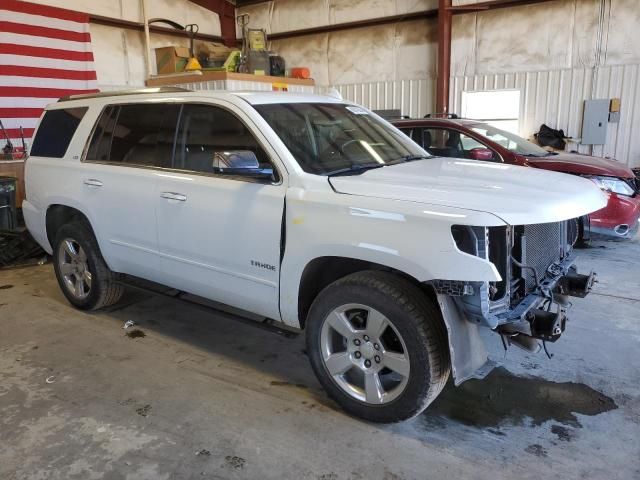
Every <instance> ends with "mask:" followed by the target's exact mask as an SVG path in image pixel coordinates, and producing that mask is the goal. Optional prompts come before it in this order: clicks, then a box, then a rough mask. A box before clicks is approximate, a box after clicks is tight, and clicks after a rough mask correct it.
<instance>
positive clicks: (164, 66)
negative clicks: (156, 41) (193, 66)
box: [155, 47, 189, 75]
mask: <svg viewBox="0 0 640 480" xmlns="http://www.w3.org/2000/svg"><path fill="white" fill-rule="evenodd" d="M155 52H156V67H157V68H158V75H162V74H166V73H178V72H184V67H185V66H186V65H187V62H188V61H189V49H188V48H187V47H161V48H156V49H155Z"/></svg>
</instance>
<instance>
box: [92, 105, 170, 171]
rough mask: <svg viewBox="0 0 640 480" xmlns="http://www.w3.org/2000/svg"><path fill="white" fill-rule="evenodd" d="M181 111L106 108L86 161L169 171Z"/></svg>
mask: <svg viewBox="0 0 640 480" xmlns="http://www.w3.org/2000/svg"><path fill="white" fill-rule="evenodd" d="M180 108H181V107H180V105H176V104H157V103H155V104H135V105H112V106H110V107H107V108H105V110H104V111H103V112H102V115H100V118H99V119H98V123H97V124H96V127H95V129H94V133H93V137H92V138H91V143H90V144H89V149H88V151H87V157H86V160H87V161H96V162H109V163H122V164H126V165H134V166H143V167H161V168H170V167H171V160H172V157H173V145H174V139H175V133H176V125H177V123H178V117H179V115H180Z"/></svg>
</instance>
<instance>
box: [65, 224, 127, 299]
mask: <svg viewBox="0 0 640 480" xmlns="http://www.w3.org/2000/svg"><path fill="white" fill-rule="evenodd" d="M54 243H55V248H54V252H53V253H54V256H53V260H54V262H53V264H54V269H55V272H56V277H57V279H58V283H59V285H60V288H61V289H62V293H64V295H65V297H67V300H69V302H70V303H71V304H72V305H74V306H75V307H77V308H79V309H82V310H97V309H99V308H102V307H106V306H108V305H111V304H114V303H116V302H117V301H118V300H120V298H121V297H122V294H123V293H124V287H123V286H122V285H120V284H119V283H117V274H115V273H113V272H112V271H111V270H109V268H108V267H107V265H106V263H105V261H104V259H103V258H102V255H101V253H100V249H99V247H98V242H97V241H96V239H95V236H94V235H93V232H92V231H91V229H90V228H88V227H87V226H86V225H85V224H84V223H82V222H74V223H69V224H66V225H63V226H62V227H60V229H59V230H58V232H57V234H56V240H55V242H54Z"/></svg>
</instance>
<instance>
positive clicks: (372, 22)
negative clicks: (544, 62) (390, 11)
mask: <svg viewBox="0 0 640 480" xmlns="http://www.w3.org/2000/svg"><path fill="white" fill-rule="evenodd" d="M551 1H554V0H491V1H484V2H480V3H474V4H470V5H461V6H451V7H448V9H449V10H450V11H451V13H452V14H453V15H461V14H465V13H477V12H484V11H488V10H495V9H498V8H508V7H521V6H523V5H532V4H536V3H544V2H551ZM240 6H242V5H240ZM436 18H438V9H437V8H434V9H431V10H421V11H418V12H411V13H405V14H402V15H391V16H387V17H380V18H370V19H366V20H358V21H355V22H345V23H337V24H335V25H323V26H319V27H311V28H303V29H300V30H289V31H287V32H277V33H269V34H268V35H267V37H268V39H269V40H284V39H287V38H295V37H301V36H304V35H315V34H319V33H330V32H339V31H342V30H351V29H354V28H366V27H375V26H377V25H387V24H392V23H400V22H408V21H411V20H419V19H436Z"/></svg>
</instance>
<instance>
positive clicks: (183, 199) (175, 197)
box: [160, 192, 187, 202]
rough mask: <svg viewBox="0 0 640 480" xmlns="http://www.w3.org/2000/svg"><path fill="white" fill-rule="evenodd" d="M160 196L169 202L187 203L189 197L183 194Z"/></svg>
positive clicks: (164, 193) (162, 194) (169, 193)
mask: <svg viewBox="0 0 640 480" xmlns="http://www.w3.org/2000/svg"><path fill="white" fill-rule="evenodd" d="M160 196H161V197H162V198H166V199H167V200H177V201H179V202H186V201H187V196H186V195H183V194H181V193H175V192H162V193H161V194H160Z"/></svg>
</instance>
